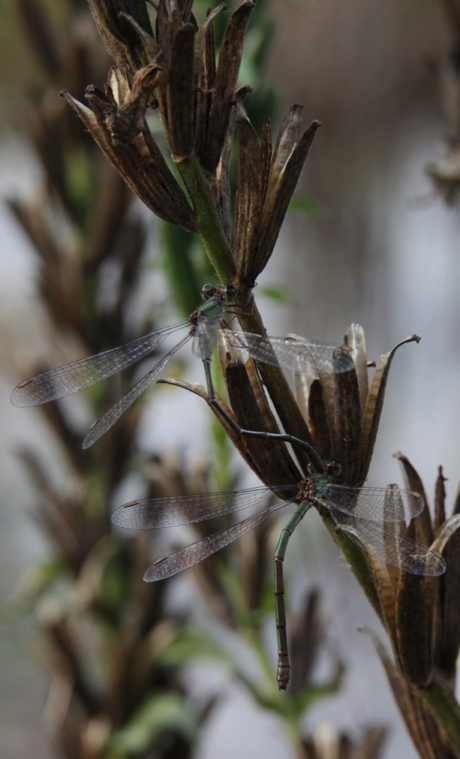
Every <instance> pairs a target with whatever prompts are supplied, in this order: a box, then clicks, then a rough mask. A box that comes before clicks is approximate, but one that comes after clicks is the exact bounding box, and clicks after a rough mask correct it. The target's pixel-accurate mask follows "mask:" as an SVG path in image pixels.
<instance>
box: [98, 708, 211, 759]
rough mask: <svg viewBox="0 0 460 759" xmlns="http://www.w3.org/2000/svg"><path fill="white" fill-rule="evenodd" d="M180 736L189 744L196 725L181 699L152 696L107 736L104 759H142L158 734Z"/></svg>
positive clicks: (156, 739)
mask: <svg viewBox="0 0 460 759" xmlns="http://www.w3.org/2000/svg"><path fill="white" fill-rule="evenodd" d="M166 732H169V733H171V732H172V733H174V734H176V735H180V736H181V737H183V738H184V739H185V740H186V741H187V742H189V743H192V742H193V741H194V740H195V738H196V734H197V723H196V721H195V719H194V717H193V715H192V714H191V712H190V710H189V709H188V708H187V707H186V705H185V704H184V701H183V699H182V698H181V697H180V696H179V695H177V694H174V693H164V694H162V695H154V696H151V697H150V698H149V699H147V700H146V701H145V702H144V704H143V705H142V706H141V707H140V708H139V709H138V710H137V711H136V712H135V714H134V716H133V717H132V719H131V720H130V721H129V722H128V723H127V725H126V726H125V727H124V728H122V729H121V730H117V731H116V732H115V733H114V734H113V735H112V737H111V740H110V743H109V746H108V752H107V756H108V757H109V758H110V759H115V757H125V756H128V757H135V756H144V755H145V754H146V752H147V751H149V749H151V748H152V747H153V746H154V745H155V744H156V743H158V740H159V738H160V737H161V735H162V734H164V733H166Z"/></svg>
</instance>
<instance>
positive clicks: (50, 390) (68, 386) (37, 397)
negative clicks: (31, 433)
mask: <svg viewBox="0 0 460 759" xmlns="http://www.w3.org/2000/svg"><path fill="white" fill-rule="evenodd" d="M187 326H190V325H189V323H188V322H187V321H185V322H181V323H180V324H175V325H173V326H170V327H165V328H164V329H160V330H158V331H156V332H152V333H151V334H149V335H144V336H143V337H139V338H138V339H137V340H133V341H132V342H130V343H127V344H126V345H122V346H121V347H120V348H111V349H110V350H108V351H103V352H102V353H98V354H97V355H95V356H89V357H88V358H82V359H80V360H79V361H73V362H72V363H70V364H65V365H64V366H59V367H57V368H56V369H51V370H50V371H49V372H44V373H43V374H38V375H37V376H36V377H32V378H31V379H27V380H24V382H21V383H20V384H19V385H18V386H17V388H15V390H13V392H12V394H11V402H12V403H13V404H14V405H15V406H36V405H38V404H40V403H47V402H48V401H54V400H56V398H62V397H63V396H65V395H70V394H71V393H75V392H77V390H83V388H85V387H90V385H94V384H96V382H100V381H101V380H103V379H106V378H107V377H111V376H112V374H116V373H117V372H119V371H121V370H122V369H125V368H126V367H127V366H131V365H132V364H135V363H136V362H137V361H140V360H141V359H142V358H145V356H148V354H149V353H151V352H152V351H153V350H155V348H157V347H158V346H159V345H160V344H161V343H162V342H163V340H164V339H165V338H166V337H167V336H168V335H171V334H172V333H173V332H176V331H177V330H179V329H183V328H184V327H187Z"/></svg>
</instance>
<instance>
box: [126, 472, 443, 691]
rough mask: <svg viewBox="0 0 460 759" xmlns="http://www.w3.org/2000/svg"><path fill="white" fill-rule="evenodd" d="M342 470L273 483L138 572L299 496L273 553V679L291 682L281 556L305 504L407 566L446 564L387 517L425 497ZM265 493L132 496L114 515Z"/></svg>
mask: <svg viewBox="0 0 460 759" xmlns="http://www.w3.org/2000/svg"><path fill="white" fill-rule="evenodd" d="M339 471H340V467H339V466H338V465H336V464H328V465H323V472H322V473H320V474H314V475H312V476H310V477H308V478H306V479H304V480H302V481H301V482H300V483H299V484H298V485H295V484H294V485H290V486H285V485H283V486H280V487H278V488H272V490H273V491H276V494H277V495H279V496H280V497H281V494H282V493H283V492H286V493H287V495H288V496H289V497H288V498H287V500H284V501H282V502H281V503H275V504H272V505H270V506H268V507H267V508H265V509H264V510H262V511H259V512H257V513H255V514H253V515H252V516H250V517H249V518H247V519H245V520H243V521H240V522H238V523H236V524H234V525H232V526H231V527H228V528H227V529H225V530H221V531H220V532H217V533H214V534H212V535H210V536H208V537H206V538H204V539H203V540H199V541H198V542H196V543H193V544H192V545H189V546H186V547H185V548H183V549H181V550H179V551H176V552H175V553H172V554H170V555H169V556H167V557H165V558H162V559H160V560H158V561H156V562H155V563H154V564H152V566H150V567H149V568H148V569H147V571H146V572H145V575H144V580H146V581H147V582H152V581H155V580H163V579H165V578H167V577H171V576H172V575H175V574H176V573H177V572H181V571H182V570H184V569H188V568H189V567H192V566H194V565H195V564H197V563H198V562H200V561H203V559H206V558H207V557H208V556H211V555H212V554H213V553H215V552H216V551H219V550H220V549H221V548H224V546H227V545H228V544H229V543H232V542H233V541H234V540H236V539H237V538H239V537H241V536H242V535H245V534H246V533H247V532H249V531H250V530H253V529H254V528H256V527H257V526H258V525H259V524H261V522H263V521H264V520H265V519H266V518H267V517H268V516H269V515H270V514H273V513H274V512H276V511H278V510H279V509H282V508H284V507H285V506H288V505H289V504H291V503H295V504H297V509H296V511H295V512H294V514H293V515H292V516H291V517H290V519H289V520H288V521H287V523H286V525H285V526H284V528H283V530H282V531H281V534H280V538H279V540H278V544H277V546H276V550H275V554H274V591H275V612H276V627H277V636H278V669H277V681H278V686H279V688H280V690H286V688H287V686H288V683H289V673H290V663H289V655H288V646H287V634H286V616H285V609H284V581H283V561H284V558H285V554H286V549H287V545H288V542H289V538H290V537H291V535H292V532H293V531H294V529H295V528H296V527H297V525H298V524H299V522H300V521H301V520H302V519H303V517H304V516H305V514H306V513H307V511H308V510H309V509H310V508H311V506H316V507H318V508H319V509H321V508H325V509H328V510H329V512H330V513H331V515H332V516H333V518H334V520H335V522H336V523H337V525H338V526H339V528H338V529H342V530H344V531H346V534H347V535H348V536H350V537H351V538H355V539H356V540H357V541H358V542H359V543H360V544H363V545H364V546H365V548H366V550H367V551H369V553H370V554H371V555H374V556H375V557H377V558H378V559H381V560H382V561H383V562H385V563H387V564H390V565H392V566H395V567H397V568H398V569H401V570H403V571H405V572H411V573H412V574H416V575H424V576H436V575H440V574H442V573H443V572H444V571H445V568H446V565H445V561H444V559H443V558H442V556H441V554H439V553H438V552H437V551H435V550H433V549H432V548H429V547H428V546H424V545H422V544H420V543H417V542H416V541H414V540H412V539H410V538H408V537H405V536H404V535H402V534H400V533H399V532H397V531H395V530H394V529H392V528H391V527H390V526H389V525H387V524H385V523H391V522H403V521H407V522H409V521H410V520H411V519H413V518H414V517H415V516H417V515H418V514H420V512H421V511H422V510H423V508H424V501H423V499H422V498H421V497H420V496H419V495H418V494H417V493H413V492H411V491H407V490H400V489H399V488H397V487H396V486H389V487H388V488H386V489H385V488H382V489H381V488H349V487H345V486H342V485H337V484H335V483H333V482H332V481H331V480H332V479H333V477H334V476H336V475H337V474H338V473H339ZM269 495H271V490H269V489H268V488H265V487H257V488H251V489H247V490H238V491H235V492H228V493H206V494H201V495H187V496H180V497H176V498H175V497H169V498H154V499H146V500H139V501H132V502H131V503H127V504H125V505H124V506H121V507H120V508H118V509H117V510H116V511H115V513H114V514H113V516H112V521H113V523H114V524H115V525H118V526H119V527H127V528H130V529H141V528H159V527H172V526H176V525H185V524H192V523H195V522H201V521H204V520H207V519H211V518H212V517H219V516H222V515H224V514H231V513H235V512H238V511H240V510H242V509H247V508H254V507H256V506H260V504H261V503H262V502H264V500H265V499H266V498H267V496H269Z"/></svg>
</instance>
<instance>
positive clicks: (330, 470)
mask: <svg viewBox="0 0 460 759" xmlns="http://www.w3.org/2000/svg"><path fill="white" fill-rule="evenodd" d="M324 469H325V471H326V474H327V475H328V477H338V476H339V474H341V472H342V467H341V465H340V464H337V462H336V461H327V462H325V463H324Z"/></svg>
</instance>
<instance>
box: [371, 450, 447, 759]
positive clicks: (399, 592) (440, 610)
mask: <svg viewBox="0 0 460 759" xmlns="http://www.w3.org/2000/svg"><path fill="white" fill-rule="evenodd" d="M395 455H396V457H397V458H398V459H399V461H400V462H401V464H402V466H403V470H404V475H405V480H406V485H407V487H409V488H410V489H411V490H416V491H417V492H418V493H421V494H422V495H423V497H424V499H425V501H426V502H427V499H426V494H425V489H424V487H423V483H422V481H421V479H420V477H419V475H418V474H417V472H416V470H415V469H414V468H413V466H412V465H411V463H410V462H409V461H408V459H407V458H406V457H405V456H403V454H401V453H397V454H395ZM444 481H445V480H444V477H443V474H442V469H441V467H440V469H439V476H438V479H437V483H436V489H435V503H434V519H433V521H432V520H431V517H430V512H429V511H428V509H424V511H423V512H422V513H421V514H420V515H419V516H418V517H416V518H415V519H414V520H412V522H411V523H410V525H409V526H408V527H406V526H405V525H402V526H401V530H402V531H403V533H404V534H405V535H406V536H407V537H409V538H412V539H415V540H417V541H418V542H421V543H424V544H428V545H430V546H432V547H433V548H434V549H436V550H437V551H439V552H441V553H442V554H443V556H444V559H445V560H446V564H447V571H446V572H445V574H443V575H441V576H440V577H436V578H433V577H423V576H417V575H411V574H407V573H405V572H402V571H400V570H398V569H397V568H395V567H389V566H387V565H385V564H383V563H382V562H378V561H376V560H375V558H373V557H371V556H369V557H368V559H369V562H370V564H371V567H372V571H373V575H374V580H375V582H374V587H375V591H376V603H375V604H374V608H375V609H376V611H377V613H378V615H379V617H380V619H381V621H382V623H383V625H384V627H385V630H386V632H387V633H388V636H389V639H390V641H391V644H392V649H393V654H394V661H393V660H392V659H391V657H390V656H389V655H388V653H387V652H386V650H385V648H384V646H383V644H382V643H381V642H380V641H379V640H378V638H377V636H375V635H374V634H372V633H370V635H371V637H372V640H373V642H374V644H375V647H376V650H377V652H378V654H379V656H380V658H381V660H382V663H383V665H384V667H385V671H386V673H387V675H388V678H389V682H390V685H391V687H392V689H393V692H394V695H395V698H396V700H397V702H398V705H399V708H400V710H401V713H402V715H403V717H404V720H405V722H406V725H407V729H408V730H409V733H410V734H411V737H412V740H413V741H414V743H415V745H416V747H417V749H418V751H419V752H420V756H422V757H432V756H442V757H454V756H458V751H459V746H460V709H459V707H458V704H457V703H456V701H455V676H456V661H457V657H458V652H459V646H460V610H459V605H458V593H459V584H460V551H459V545H458V543H459V540H460V533H459V532H458V527H459V526H460V515H459V509H460V497H459V494H458V493H457V497H456V501H455V504H454V510H453V515H452V516H451V517H449V518H447V519H446V516H445V488H444Z"/></svg>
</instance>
